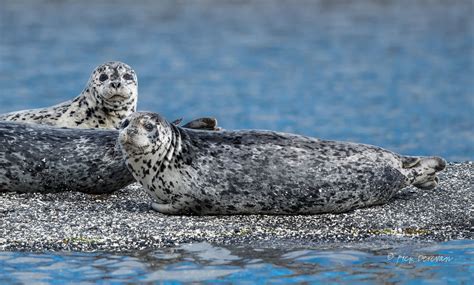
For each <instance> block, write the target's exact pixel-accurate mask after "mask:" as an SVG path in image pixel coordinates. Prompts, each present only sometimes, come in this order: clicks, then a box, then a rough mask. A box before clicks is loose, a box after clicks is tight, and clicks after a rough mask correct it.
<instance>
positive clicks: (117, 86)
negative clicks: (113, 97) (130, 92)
mask: <svg viewBox="0 0 474 285" xmlns="http://www.w3.org/2000/svg"><path fill="white" fill-rule="evenodd" d="M110 86H111V87H112V88H115V89H117V88H119V87H120V86H121V84H120V82H110Z"/></svg>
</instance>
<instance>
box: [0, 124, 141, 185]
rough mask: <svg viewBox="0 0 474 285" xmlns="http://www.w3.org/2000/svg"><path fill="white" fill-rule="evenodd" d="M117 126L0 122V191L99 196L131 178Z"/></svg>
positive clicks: (125, 183) (128, 182) (124, 183)
mask: <svg viewBox="0 0 474 285" xmlns="http://www.w3.org/2000/svg"><path fill="white" fill-rule="evenodd" d="M117 138H118V131H117V130H106V129H70V128H56V127H51V126H46V125H38V124H26V123H20V122H2V121H0V192H7V191H11V192H26V193H29V192H60V191H81V192H85V193H94V194H103V193H110V192H113V191H115V190H118V189H121V188H123V187H124V186H126V185H128V184H131V183H133V182H134V179H133V176H132V175H131V174H130V173H129V171H128V170H127V167H126V166H125V163H124V161H123V160H122V155H121V153H120V151H117V148H116V142H117Z"/></svg>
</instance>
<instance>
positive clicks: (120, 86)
mask: <svg viewBox="0 0 474 285" xmlns="http://www.w3.org/2000/svg"><path fill="white" fill-rule="evenodd" d="M137 87H138V82H137V76H136V74H135V71H134V70H133V69H132V68H131V67H130V66H128V65H126V64H125V63H122V62H118V61H112V62H107V63H104V64H102V65H100V66H98V67H97V68H96V69H95V70H94V71H93V72H92V75H91V77H90V79H89V82H88V83H87V86H86V88H85V89H84V91H82V93H81V94H80V95H79V96H78V97H76V98H75V99H73V100H71V101H67V102H64V103H61V104H59V105H55V106H52V107H47V108H42V109H34V110H24V111H18V112H12V113H8V114H5V115H0V120H6V121H19V122H28V123H36V124H45V125H54V126H58V127H69V128H106V129H117V128H118V126H119V124H120V122H121V121H122V119H123V118H125V117H126V116H128V115H130V114H131V113H133V112H135V110H136V107H137Z"/></svg>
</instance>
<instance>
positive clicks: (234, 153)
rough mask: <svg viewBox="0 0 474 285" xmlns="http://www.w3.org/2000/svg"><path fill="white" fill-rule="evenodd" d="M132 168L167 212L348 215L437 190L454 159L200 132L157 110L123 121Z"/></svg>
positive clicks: (288, 137)
mask: <svg viewBox="0 0 474 285" xmlns="http://www.w3.org/2000/svg"><path fill="white" fill-rule="evenodd" d="M119 145H120V148H121V150H122V152H123V154H124V158H125V161H126V163H127V166H128V168H129V169H130V171H131V172H132V174H133V176H134V177H135V179H136V180H138V181H139V182H140V183H141V184H142V185H143V187H144V188H145V189H146V191H147V192H148V193H149V194H150V195H151V197H152V198H153V200H154V202H153V204H152V207H153V209H155V210H156V211H158V212H161V213H164V214H198V215H216V214H317V213H341V212H345V211H349V210H352V209H356V208H361V207H367V206H372V205H378V204H383V203H386V202H387V201H389V200H390V198H391V197H392V196H393V195H394V194H395V193H396V192H397V191H398V190H400V189H402V188H404V187H407V186H409V185H413V186H415V187H418V188H421V189H433V188H434V187H436V186H437V184H438V178H437V176H436V173H437V172H438V171H441V170H443V169H444V168H445V165H446V162H445V161H444V160H443V159H441V158H438V157H408V156H402V155H399V154H396V153H393V152H390V151H387V150H384V149H382V148H379V147H375V146H370V145H364V144H356V143H349V142H337V141H327V140H320V139H315V138H310V137H305V136H300V135H294V134H286V133H279V132H272V131H257V130H247V131H245V130H244V131H219V132H208V131H197V130H190V129H183V128H180V127H177V126H175V125H173V124H170V123H168V122H167V121H166V120H164V119H163V118H162V117H161V116H160V115H158V114H154V113H147V112H140V113H135V114H132V115H131V116H129V117H128V118H127V119H125V120H124V121H123V123H122V126H121V131H120V135H119Z"/></svg>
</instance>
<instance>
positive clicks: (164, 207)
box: [151, 202, 182, 215]
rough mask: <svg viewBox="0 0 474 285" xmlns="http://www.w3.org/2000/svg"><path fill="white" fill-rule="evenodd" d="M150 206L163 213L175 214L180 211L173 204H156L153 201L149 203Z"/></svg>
mask: <svg viewBox="0 0 474 285" xmlns="http://www.w3.org/2000/svg"><path fill="white" fill-rule="evenodd" d="M151 207H152V208H153V210H155V211H157V212H159V213H162V214H165V215H177V214H180V213H181V212H182V211H181V209H179V208H175V207H174V206H173V204H158V203H155V202H153V203H151Z"/></svg>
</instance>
